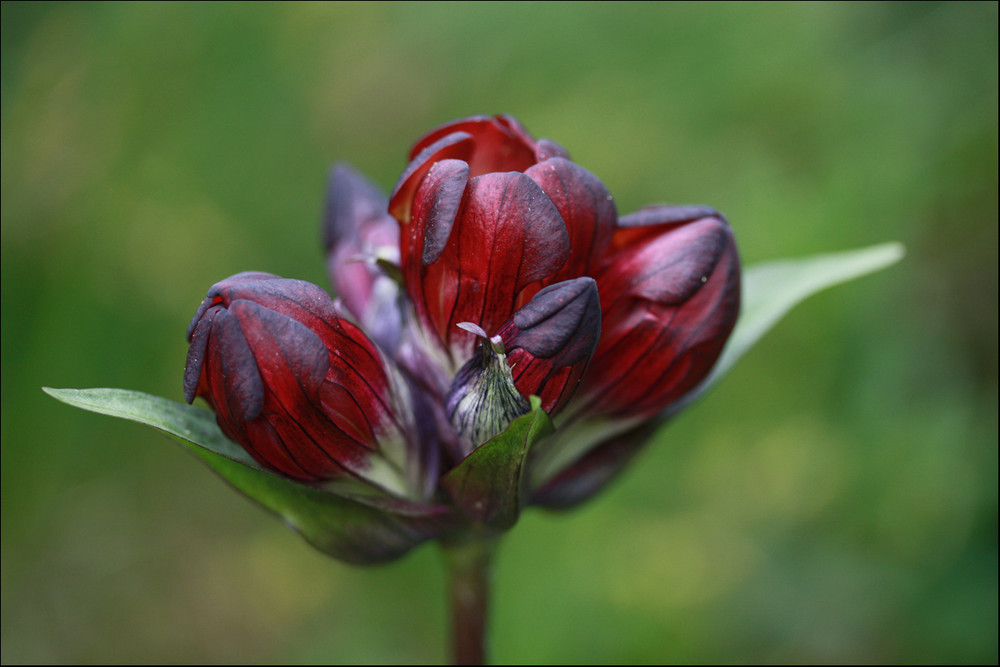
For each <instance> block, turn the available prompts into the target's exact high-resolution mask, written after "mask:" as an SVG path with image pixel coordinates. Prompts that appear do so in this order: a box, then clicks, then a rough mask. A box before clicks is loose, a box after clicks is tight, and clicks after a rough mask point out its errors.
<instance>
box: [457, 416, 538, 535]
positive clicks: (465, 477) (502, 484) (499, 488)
mask: <svg viewBox="0 0 1000 667" xmlns="http://www.w3.org/2000/svg"><path fill="white" fill-rule="evenodd" d="M530 402H531V410H530V411H529V412H528V413H527V414H525V415H522V416H520V417H518V418H517V419H515V420H514V421H512V422H511V423H510V425H509V426H507V428H506V430H504V432H503V433H501V434H499V435H497V436H495V437H493V438H491V439H490V440H487V441H486V442H484V443H483V444H482V445H480V446H479V447H477V448H476V449H475V450H474V451H473V452H472V453H471V454H469V455H468V456H466V457H465V458H464V459H463V460H462V462H461V463H459V464H458V465H457V466H455V467H454V468H452V469H451V470H450V471H448V473H447V474H446V475H445V476H444V477H443V478H442V480H441V485H442V486H443V487H444V489H445V490H446V491H447V492H448V493H449V494H450V495H451V498H452V500H453V501H454V502H455V504H456V505H457V506H458V507H459V509H461V510H462V512H463V513H464V514H465V515H466V516H467V517H468V518H469V519H471V520H473V521H475V522H477V523H481V524H483V525H486V526H488V527H490V528H495V529H499V530H506V529H508V528H510V527H511V526H513V525H514V524H515V523H517V518H518V516H519V515H520V512H521V507H522V506H523V504H524V502H525V474H524V467H525V462H526V461H527V457H528V452H529V451H530V449H531V446H532V445H534V444H535V443H536V442H537V441H538V440H540V439H541V438H544V437H545V436H547V435H549V434H550V433H552V431H553V427H552V422H551V421H550V420H549V416H548V415H547V414H545V411H544V410H542V401H541V399H540V398H538V397H537V396H532V397H531V399H530Z"/></svg>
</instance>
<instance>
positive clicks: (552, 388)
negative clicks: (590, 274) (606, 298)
mask: <svg viewBox="0 0 1000 667" xmlns="http://www.w3.org/2000/svg"><path fill="white" fill-rule="evenodd" d="M499 336H500V337H501V339H502V340H503V343H504V346H505V348H506V350H507V360H508V363H509V364H510V367H511V372H512V374H513V378H514V383H515V385H516V386H517V389H518V390H519V391H520V392H521V393H522V394H523V395H524V396H531V395H532V394H534V395H537V396H539V397H540V398H541V399H542V409H543V410H545V412H546V413H548V414H549V415H553V414H555V413H556V412H558V411H559V409H560V408H561V407H562V406H563V405H564V404H565V403H566V401H568V400H569V399H570V398H571V397H572V395H573V392H575V391H576V387H577V385H578V384H579V382H580V378H581V377H582V375H583V372H584V370H585V369H586V367H587V364H588V362H589V361H590V357H591V355H592V354H593V353H594V349H595V348H596V346H597V342H598V340H599V339H600V337H601V305H600V297H599V296H598V293H597V283H595V282H594V280H593V279H592V278H577V279H575V280H567V281H565V282H562V283H558V284H556V285H551V286H549V287H546V288H545V289H543V290H541V291H540V292H538V293H537V294H535V296H534V298H532V300H531V302H529V303H528V304H527V305H526V306H524V307H523V308H521V309H520V310H518V311H517V312H516V313H514V317H512V318H511V319H510V320H509V321H508V322H507V323H506V324H505V325H504V326H503V327H501V329H500V332H499Z"/></svg>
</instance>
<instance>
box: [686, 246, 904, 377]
mask: <svg viewBox="0 0 1000 667" xmlns="http://www.w3.org/2000/svg"><path fill="white" fill-rule="evenodd" d="M903 254H904V249H903V246H902V244H900V243H883V244H881V245H876V246H870V247H868V248H861V249H858V250H849V251H846V252H840V253H832V254H825V255H814V256H812V257H803V258H801V259H793V260H780V261H775V262H768V263H766V264H758V265H755V266H752V267H750V268H748V269H746V270H745V271H744V273H743V312H742V313H741V314H740V319H739V320H738V321H737V323H736V328H735V329H734V330H733V334H732V336H731V337H730V339H729V343H728V344H727V345H726V349H725V350H724V351H723V353H722V356H721V357H720V358H719V362H718V363H717V364H716V366H715V368H714V369H713V371H712V374H711V375H710V376H709V377H708V379H707V380H706V381H705V382H704V383H703V384H702V386H701V387H700V388H699V389H698V391H697V393H701V392H702V391H704V390H705V389H707V388H708V387H709V386H711V385H713V384H715V383H716V382H717V381H718V380H719V379H721V378H722V376H723V375H725V374H726V373H727V372H728V371H729V370H730V369H731V368H732V367H733V365H734V364H735V363H736V362H737V361H739V359H740V358H741V357H742V356H743V355H744V354H746V353H747V352H748V351H749V350H750V348H751V347H753V346H754V345H755V344H756V343H757V341H759V340H760V339H761V338H762V337H763V336H764V334H766V333H767V332H768V331H769V330H770V329H771V328H772V327H773V326H774V325H775V324H777V323H778V321H779V320H781V318H782V317H784V316H785V314H786V313H788V311H790V310H791V309H792V308H794V307H795V306H796V305H798V304H799V303H801V302H802V301H804V300H805V299H806V298H808V297H810V296H812V295H813V294H816V293H817V292H820V291H822V290H824V289H826V288H828V287H833V286H834V285H839V284H840V283H845V282H847V281H849V280H854V279H855V278H860V277H861V276H864V275H867V274H869V273H874V272H875V271H878V270H880V269H884V268H886V267H888V266H892V265H893V264H895V263H896V262H898V261H899V260H900V259H902V258H903Z"/></svg>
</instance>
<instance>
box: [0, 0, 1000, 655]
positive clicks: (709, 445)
mask: <svg viewBox="0 0 1000 667" xmlns="http://www.w3.org/2000/svg"><path fill="white" fill-rule="evenodd" d="M2 42H3V45H2V55H3V58H2V61H3V62H2V74H3V82H2V129H3V144H2V158H3V159H2V179H3V180H2V186H3V187H2V197H3V199H2V203H3V207H2V209H3V217H2V229H3V237H2V240H3V243H2V252H3V257H2V279H3V293H2V308H3V317H2V333H3V349H2V363H3V387H2V399H3V409H2V420H3V424H2V426H3V464H2V494H3V504H2V511H3V515H2V531H3V535H2V539H3V550H2V555H3V557H2V577H3V578H2V603H3V605H2V611H3V617H2V659H3V662H4V663H11V662H50V661H51V662H57V663H91V662H157V663H164V662H165V663H173V662H182V663H183V662H201V661H206V662H235V663H239V662H243V661H247V662H253V663H261V662H263V663H266V662H286V661H290V662H322V663H331V662H332V663H351V662H362V663H364V662H437V661H441V660H443V659H445V655H446V654H445V636H446V618H445V607H444V596H445V593H444V579H443V572H442V567H441V563H440V558H439V554H438V552H437V551H436V549H435V548H434V547H433V546H425V547H422V548H420V549H418V550H417V551H415V552H414V553H412V554H411V555H409V556H408V557H406V558H405V559H403V560H401V561H399V562H397V563H395V564H392V565H389V566H383V567H379V568H374V569H360V568H354V567H349V566H346V565H342V564H340V563H338V562H335V561H332V560H329V559H326V558H324V557H323V556H321V555H319V554H318V553H314V552H313V551H312V550H311V549H310V548H309V547H307V546H306V545H305V544H304V543H303V542H302V541H301V540H300V539H299V538H298V537H297V536H296V535H294V534H293V533H291V532H290V531H288V530H286V529H285V528H284V527H283V526H282V525H281V524H280V523H279V522H278V521H276V520H274V519H273V518H272V517H270V516H268V515H267V514H265V513H264V512H263V511H261V510H260V509H258V508H257V507H256V506H254V505H253V504H251V503H250V502H248V501H246V500H245V499H243V498H241V497H239V496H238V495H237V494H235V493H234V492H233V491H231V490H230V489H228V488H227V487H226V486H225V485H224V484H223V483H222V482H220V481H219V480H218V479H216V478H214V477H213V475H212V474H211V473H210V472H209V471H208V470H207V469H205V468H204V467H202V466H201V465H199V464H198V463H197V462H196V461H195V460H194V459H193V458H191V457H189V456H187V455H186V454H185V453H184V452H183V451H182V450H181V448H179V447H176V446H175V445H173V444H171V443H170V442H169V441H168V440H166V439H165V438H162V437H160V436H158V435H156V434H155V433H153V432H151V431H147V430H146V429H143V428H142V427H140V426H137V425H134V424H130V423H125V422H119V421H117V420H113V419H110V418H106V417H101V416H97V415H93V414H88V413H84V412H82V411H78V410H74V409H72V408H69V407H67V406H65V405H62V404H59V403H57V402H56V401H54V400H52V399H51V398H48V397H47V396H45V395H43V394H42V392H41V390H40V387H41V386H42V385H48V386H56V387H93V386H110V387H125V388H130V389H138V390H142V391H147V392H150V393H154V394H160V395H163V396H167V397H169V398H173V399H180V398H181V375H182V371H183V367H184V358H185V354H186V344H185V340H184V331H185V327H186V326H187V323H188V320H189V319H190V317H191V315H192V314H193V313H194V310H195V308H196V306H197V305H198V303H199V302H200V301H201V298H202V297H203V295H204V293H205V291H206V290H207V288H208V287H209V286H210V285H211V284H212V283H213V282H215V281H216V280H219V279H221V278H223V277H226V276H228V275H230V274H233V273H236V272H239V271H243V270H250V269H255V270H263V271H270V272H273V273H277V274H281V275H284V276H287V277H296V278H303V279H307V280H311V281H313V282H316V283H319V284H322V285H326V279H325V272H324V266H323V256H322V252H321V249H320V242H319V238H320V234H319V230H318V220H319V216H320V210H321V206H322V198H323V189H324V182H325V178H326V172H327V169H328V166H329V165H330V163H331V162H333V161H334V160H347V161H349V162H351V163H353V164H354V165H355V166H357V167H358V168H360V169H361V170H362V171H364V172H366V173H367V174H369V175H370V176H371V177H372V178H373V179H374V180H376V181H377V182H379V183H380V184H381V185H382V186H383V187H384V188H386V189H388V188H391V186H392V185H393V183H394V182H395V179H396V177H397V176H398V174H399V173H400V171H401V170H402V168H403V166H404V160H405V152H406V150H408V148H409V145H410V144H411V142H412V141H413V140H415V139H416V138H417V137H418V136H419V135H420V134H422V133H423V132H424V131H426V130H428V129H429V128H431V127H433V126H435V125H437V124H439V123H442V122H444V121H447V120H450V119H452V118H457V117H460V116H464V115H469V114H474V113H499V112H507V113H511V114H514V115H515V116H516V117H518V118H519V119H520V120H521V121H522V122H523V123H524V124H525V125H526V126H527V127H528V129H529V130H531V131H532V132H533V133H534V134H535V136H539V137H550V138H553V139H555V140H557V141H559V142H560V143H562V144H563V145H564V146H566V147H567V148H568V149H569V151H570V152H571V154H572V155H573V157H574V159H575V160H576V161H577V162H579V163H580V164H582V165H583V166H585V167H586V168H588V169H590V170H591V171H593V172H595V173H596V174H597V175H599V176H600V177H601V178H602V179H603V180H604V182H605V183H606V184H607V185H608V187H609V188H610V190H611V191H612V192H613V193H614V194H615V195H616V198H617V202H618V206H619V210H620V211H621V212H628V211H630V210H634V209H635V208H637V207H639V206H641V205H643V204H646V203H652V202H658V201H672V202H692V203H706V204H711V205H713V206H715V207H717V208H719V209H720V210H722V211H724V212H725V213H726V214H727V215H728V217H729V218H730V220H731V222H732V224H733V227H734V229H735V231H736V234H737V238H738V240H739V243H740V247H741V252H742V255H743V258H744V261H745V263H747V264H753V263H756V262H760V261H764V260H769V259H775V258H780V257H786V256H800V255H807V254H812V253H818V252H828V251H836V250H846V249H851V248H855V247H861V246H866V245H870V244H874V243H881V242H884V241H890V240H900V241H902V242H904V243H905V244H906V246H907V250H908V255H907V257H906V259H905V260H904V261H903V263H901V264H899V265H897V266H895V267H893V268H891V269H889V270H887V271H883V272H881V273H878V274H876V275H873V276H869V277H866V278H864V279H861V280H859V281H857V282H854V283H851V284H849V285H846V286H842V287H838V288H836V289H834V290H831V291H830V292H826V293H823V294H821V295H819V296H816V297H814V298H813V299H812V300H811V301H809V302H807V303H806V304H805V305H803V306H801V307H799V308H798V309H797V310H795V311H793V313H792V314H791V316H790V317H789V318H788V319H787V320H785V321H784V322H783V323H782V324H780V325H779V327H778V328H777V329H776V330H775V331H773V332H772V333H771V334H770V335H769V336H768V337H767V338H766V339H765V340H764V342H763V343H762V344H761V345H760V346H759V347H758V348H757V349H755V350H754V351H753V352H752V353H751V354H750V355H749V356H748V357H747V358H746V360H744V361H743V362H742V363H741V365H740V366H738V367H737V369H736V371H735V372H734V373H733V374H732V375H731V376H730V377H729V379H728V380H727V381H726V382H724V383H723V384H722V385H721V386H720V387H719V388H718V389H717V390H716V391H714V392H713V393H712V394H711V395H710V396H708V397H707V398H706V399H705V400H703V401H702V402H700V403H699V404H698V405H696V406H694V407H693V408H692V409H690V410H689V411H688V412H686V413H685V414H684V415H682V416H681V417H679V418H678V419H677V420H676V421H675V422H674V423H673V424H671V425H670V426H669V427H668V428H666V429H664V430H663V431H661V433H660V434H659V436H658V438H657V442H655V443H654V445H653V446H651V447H650V449H649V450H648V451H647V452H646V453H645V455H644V456H642V457H640V458H639V460H638V461H637V463H636V464H635V465H634V467H633V468H632V469H631V470H630V471H629V473H628V474H627V475H626V476H625V477H623V478H622V479H621V480H620V481H619V482H618V483H617V484H616V485H615V486H613V488H611V489H610V490H609V491H608V492H607V493H605V494H604V495H603V496H602V497H599V498H597V499H596V500H595V501H593V502H591V503H590V504H588V505H586V506H584V507H583V508H582V509H580V510H578V511H576V512H574V513H571V514H565V515H552V514H545V513H542V512H539V511H531V512H529V513H528V514H527V515H526V516H524V517H523V518H522V520H521V523H520V524H519V525H518V526H517V528H516V529H515V530H514V531H512V533H511V534H510V535H509V537H508V538H507V540H506V542H505V544H504V546H503V548H502V550H501V552H500V558H499V563H498V569H497V579H496V584H497V589H496V599H495V606H494V614H493V631H494V632H493V647H494V651H493V654H494V658H495V660H497V661H500V662H509V663H525V662H542V663H551V662H556V663H558V662H570V663H574V662H576V663H579V662H596V663H617V662H625V663H644V662H645V663H650V662H652V663H655V662H702V663H712V662H717V661H718V662H723V663H727V662H779V663H796V662H799V661H802V662H806V663H826V662H876V663H893V662H932V663H933V662H948V661H956V662H959V663H976V662H985V663H995V662H996V661H997V4H996V3H976V4H965V3H944V4H937V3H919V4H905V3H901V4H897V3H887V4H880V3H865V4H853V3H852V4H825V3H823V4H821V3H794V4H793V3H789V4H785V3H780V4H749V3H746V4H744V3H740V4H733V5H730V4H725V5H712V4H704V5H703V4H676V3H669V4H654V3H636V4H629V3H613V4H610V3H609V4H604V3H595V4H590V3H587V4H575V3H568V4H566V3H538V4H536V3H527V4H507V3H441V4H438V3H431V4H422V3H420V4H396V3H389V4H353V3H346V2H341V3H335V4H298V3H289V4H285V3H282V4H265V3H246V4H244V3H231V4H230V3H225V4H186V3H162V4H117V3H114V4H113V3H100V4H56V3H38V4H35V3H26V4H21V3H8V2H5V3H3V17H2Z"/></svg>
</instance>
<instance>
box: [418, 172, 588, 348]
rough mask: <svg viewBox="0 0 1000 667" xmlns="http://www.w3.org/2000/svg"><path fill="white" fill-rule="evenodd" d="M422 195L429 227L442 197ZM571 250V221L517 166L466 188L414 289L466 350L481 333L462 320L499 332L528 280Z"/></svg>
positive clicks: (547, 271)
mask: <svg viewBox="0 0 1000 667" xmlns="http://www.w3.org/2000/svg"><path fill="white" fill-rule="evenodd" d="M418 197H419V198H420V199H421V204H420V209H419V215H417V214H415V215H414V220H413V224H414V226H415V227H426V226H427V225H428V224H429V220H430V218H431V211H432V210H433V207H434V200H433V199H429V200H426V201H425V200H424V197H423V193H422V192H421V193H418ZM420 250H421V253H422V252H423V249H422V248H421V249H420ZM568 254H569V237H568V235H567V232H566V225H565V224H564V223H563V220H562V217H560V215H559V211H558V210H556V208H555V206H553V204H552V202H551V201H550V200H549V198H548V197H546V196H545V193H543V192H542V190H541V188H539V187H538V185H536V184H535V182H534V181H532V180H531V179H530V178H528V177H527V176H525V175H524V174H520V173H516V172H509V173H503V174H500V173H494V174H487V175H485V176H479V177H477V178H473V179H472V180H470V181H469V183H468V186H467V187H466V189H465V197H464V199H463V202H462V207H461V209H460V211H459V213H458V216H457V218H456V220H455V224H454V229H453V230H452V232H451V235H450V237H449V239H448V243H447V244H446V245H445V246H444V249H443V251H442V252H441V253H440V256H439V258H438V260H437V261H436V262H434V263H432V264H430V265H429V266H426V267H425V268H424V275H423V278H422V280H421V281H420V282H419V285H414V284H412V283H411V296H412V297H413V299H414V301H415V302H416V304H417V308H418V311H420V312H423V313H426V318H427V320H428V321H429V323H430V324H431V326H432V328H433V329H434V330H435V331H437V333H438V335H439V336H440V337H441V340H442V341H444V342H445V344H446V345H451V344H452V343H453V342H458V344H459V345H460V346H461V348H462V350H461V352H462V354H461V356H462V357H464V356H467V354H468V353H469V352H471V349H472V345H473V343H474V340H473V339H474V337H473V336H472V335H471V334H468V333H467V332H464V331H461V330H459V329H458V328H457V327H456V325H457V324H458V323H459V322H473V323H475V324H478V325H479V326H481V327H482V328H483V329H485V330H486V331H496V330H497V329H499V327H500V326H501V325H502V324H503V323H504V322H505V321H506V320H507V319H509V318H510V316H511V314H512V313H513V311H514V309H515V308H516V306H517V301H518V298H519V297H520V296H521V293H522V291H523V290H524V289H525V287H527V286H528V285H530V284H531V283H533V282H535V281H539V280H542V279H544V278H547V277H549V276H551V275H552V274H554V273H555V272H556V271H558V269H559V268H560V267H561V266H562V265H563V263H565V261H566V257H567V255H568Z"/></svg>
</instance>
